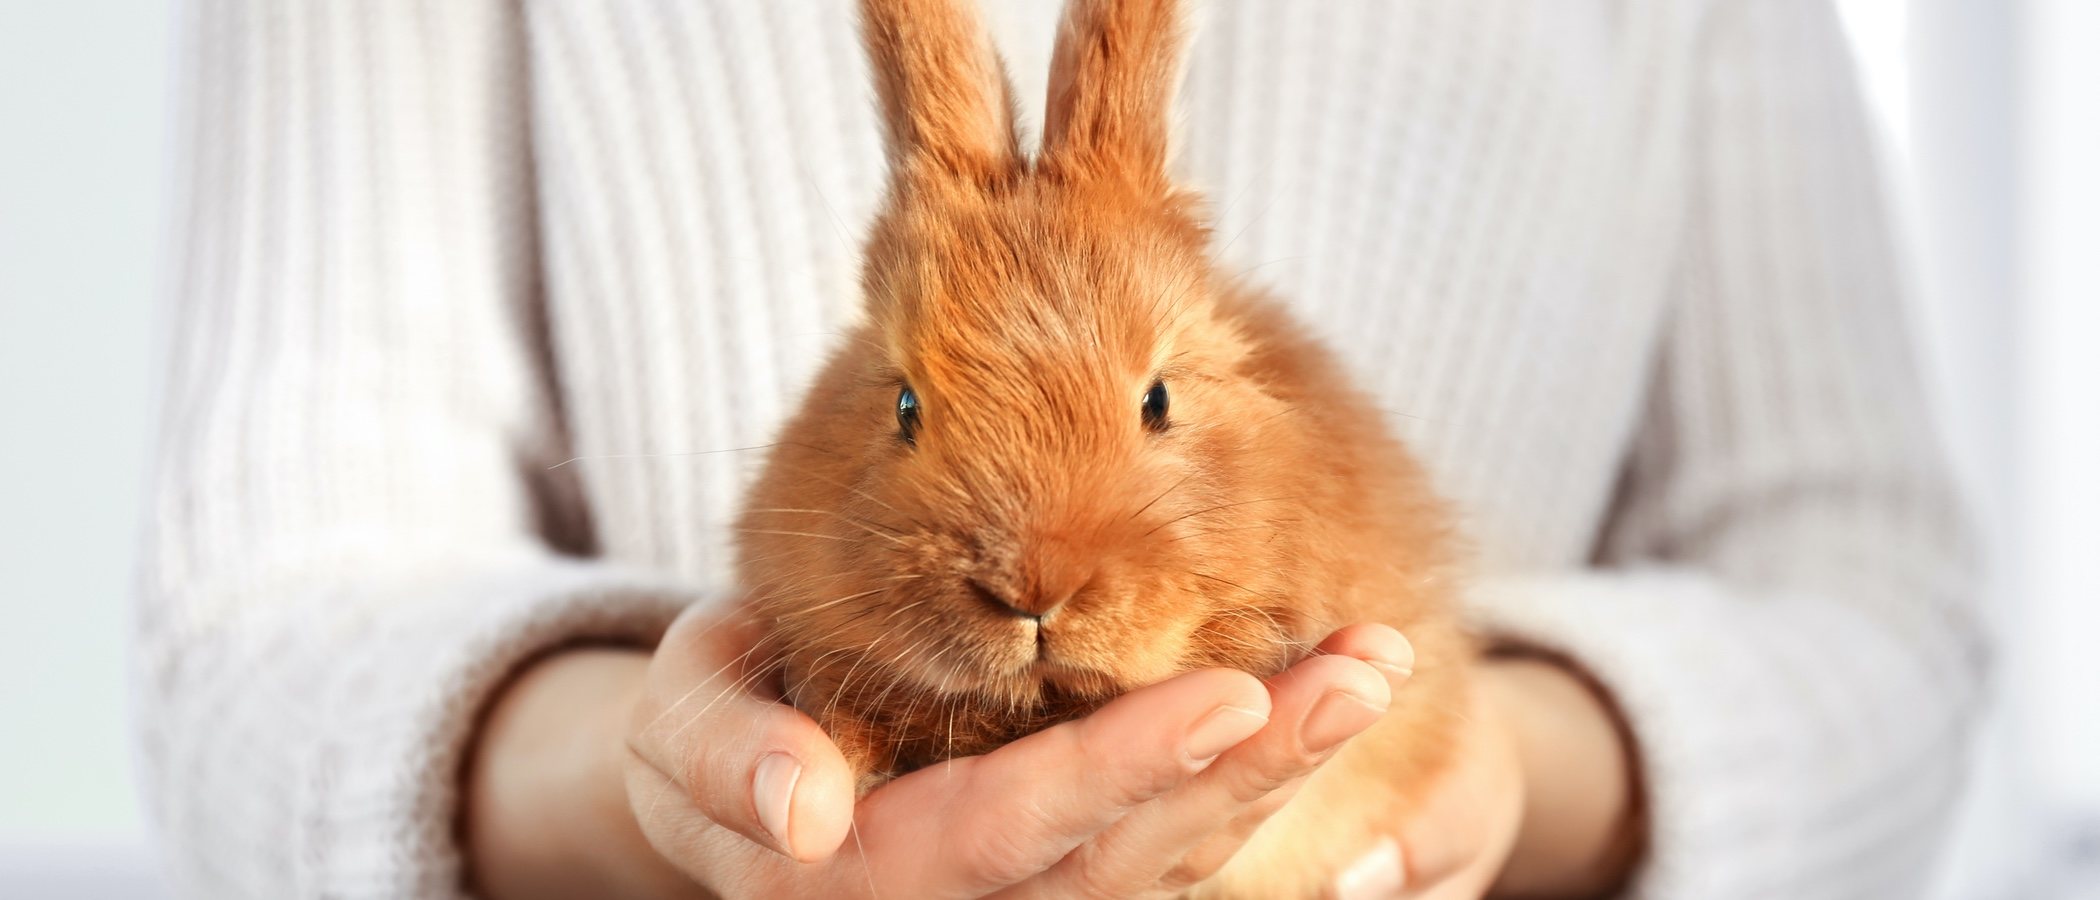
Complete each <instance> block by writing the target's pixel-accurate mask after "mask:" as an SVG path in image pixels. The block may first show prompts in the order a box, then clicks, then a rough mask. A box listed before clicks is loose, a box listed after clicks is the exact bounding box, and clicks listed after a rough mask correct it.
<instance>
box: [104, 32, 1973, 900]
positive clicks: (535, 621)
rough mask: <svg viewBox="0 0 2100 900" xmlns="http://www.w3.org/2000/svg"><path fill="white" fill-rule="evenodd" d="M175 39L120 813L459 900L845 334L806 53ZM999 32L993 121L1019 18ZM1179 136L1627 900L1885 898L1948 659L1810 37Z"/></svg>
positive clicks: (846, 47) (1550, 47) (350, 892)
mask: <svg viewBox="0 0 2100 900" xmlns="http://www.w3.org/2000/svg"><path fill="white" fill-rule="evenodd" d="M190 6H191V7H192V9H191V12H190V13H189V18H190V21H189V27H188V28H187V35H188V43H187V47H186V50H185V52H184V58H185V59H186V60H187V62H186V66H185V69H184V71H183V73H182V84H183V92H182V97H183V98H184V100H185V103H186V114H185V115H184V117H183V121H184V122H185V123H186V130H185V134H184V143H185V145H186V146H187V148H188V153H187V155H186V157H185V158H184V160H183V161H182V163H181V169H180V172H181V175H182V176H183V182H184V185H185V190H186V197H185V200H184V203H183V206H182V210H183V214H182V216H181V217H180V218H179V219H178V221H177V235H176V237H177V241H178V244H179V247H180V252H179V254H178V256H177V262H178V270H177V272H176V274H175V278H174V284H173V288H172V290H171V292H170V293H171V294H172V299H173V307H174V309H173V312H172V315H171V316H170V322H169V325H170V331H171V334H172V342H171V344H170V349H169V352H168V358H167V385H166V387H167V403H166V420H165V425H164V428H165V430H164V433H163V449H162V457H161V461H160V467H159V475H158V480H157V492H156V494H155V500H154V504H155V507H154V511H153V512H154V518H155V521H156V522H157V527H155V529H154V530H153V533H152V536H151V539H150V542H151V547H150V562H149V564H148V568H147V570H146V573H145V591H144V600H143V605H142V610H141V629H142V633H141V638H140V650H139V652H140V654H141V659H142V663H141V666H140V677H141V680H142V684H143V687H142V693H143V696H142V699H141V703H140V708H141V709H142V715H143V724H142V732H143V740H144V744H145V752H144V757H145V759H146V760H147V761H148V765H149V767H150V781H151V784H152V786H153V789H152V795H153V796H152V805H153V809H154V811H155V814H156V816H157V818H158V821H159V823H160V826H161V830H162V834H163V837H164V839H165V841H166V842H167V844H168V846H169V848H170V850H171V852H170V858H171V860H172V862H173V864H174V867H175V871H176V873H177V876H178V878H179V882H180V884H182V885H183V886H184V887H185V888H187V889H188V890H190V891H192V892H195V893H196V894H198V895H201V896H211V897H233V896H252V897H294V896H301V897H304V896H330V897H401V896H411V895H413V896H445V895H449V894H453V893H455V892H457V891H458V890H459V889H460V888H459V885H460V883H461V872H462V866H461V855H460V852H459V848H458V845H457V842H456V841H455V839H454V820H455V816H456V813H457V808H458V801H459V787H458V776H459V766H460V762H461V759H462V756H463V753H464V751H465V748H466V746H467V743H468V741H469V738H470V735H471V733H472V730H473V727H474V720H475V716H476V713H477V711H478V710H479V709H480V708H481V707H482V706H483V705H484V704H485V703H486V702H487V700H488V699H489V696H490V693H491V691H492V690H493V689H494V688H495V687H496V686H497V685H498V683H499V682H500V680H501V679H502V677H503V676H504V675H505V673H506V672H508V671H509V670H511V669H512V668H513V667H514V666H516V665H517V664H518V663H519V662H520V661H522V660H524V659H526V658H528V657H530V656H531V655H533V654H534V653H536V652H539V651H542V650H545V649H546V648H549V647H552V646H555V645H559V644H561V643H562V642H565V641H576V640H581V639H588V638H615V639H631V640H638V641H640V640H647V639H648V638H649V637H650V636H651V635H652V634H653V633H654V632H655V631H656V630H657V629H659V628H660V627H661V626H662V625H663V624H664V623H665V621H666V620H667V618H668V617H669V616H671V615H672V613H673V612H674V611H675V610H676V609H678V608H679V607H681V606H682V605H684V604H689V603H694V602H701V601H704V600H707V599H708V598H715V597H719V596H720V595H721V592H722V589H723V588H724V587H725V584H726V581H727V577H728V575H729V555H728V546H727V545H728V543H729V531H728V528H727V522H728V519H729V516H730V514H731V511H732V509H733V507H734V505H735V503H736V501H737V497H738V491H739V488H740V486H741V485H742V484H743V483H744V481H745V479H746V477H747V476H748V475H749V474H750V473H751V472H752V470H753V464H754V463H756V462H757V458H758V456H759V453H758V452H756V451H741V450H738V449H736V448H748V447H752V446H754V445H760V444H764V443H766V442H767V440H768V436H769V435H770V434H771V433H772V432H773V430H774V428H775V427H776V425H777V424H778V423H779V422H780V421H781V419H782V418H783V416H784V415H785V414H786V413H787V412H788V411H790V410H791V409H792V408H793V407H794V406H795V405H796V403H797V400H798V394H799V391H800V389H801V387H802V386H803V385H804V384H805V383H806V382H807V381H808V380H809V379H810V377H811V375H812V374H813V370H814V368H815V367H816V366H817V364H818V363H819V361H820V360H821V359H822V357H823V355H824V353H825V350H826V348H827V347H828V346H829V345H830V344H831V342H832V341H833V340H834V339H835V338H836V336H837V335H838V334H839V333H840V331H841V330H842V328H843V327H844V323H846V322H848V321H849V320H850V319H851V318H852V317H853V316H854V315H855V313H856V306H857V302H858V301H857V298H856V292H855V285H854V278H855V267H856V260H855V257H856V245H857V243H858V241H859V239H860V234H861V231H862V228H863V226H864V223H865V222H866V221H867V219H868V217H869V215H870V213H871V211H872V208H873V205H874V202H875V200H876V197H877V192H878V189H879V188H880V186H881V177H882V161H881V156H882V154H881V149H880V146H879V142H878V137H877V131H876V126H875V121H874V119H873V113H872V110H871V105H872V104H871V96H870V91H869V88H868V85H867V83H866V72H865V68H864V65H865V64H864V62H863V60H862V58H861V54H860V51H859V48H858V45H857V42H856V39H855V33H854V27H853V21H852V15H851V11H850V4H849V3H847V2H845V0H767V2H742V0H738V2H729V0H719V2H717V0H682V2H675V3H674V2H666V0H604V2H590V3H580V2H563V0H537V2H528V3H522V4H519V3H504V2H494V0H444V2H436V0H422V2H417V0H366V2H358V3H334V2H324V0H304V2H284V0H199V2H195V3H192V4H190ZM987 6H988V7H989V14H990V18H991V20H992V21H993V23H994V28H995V31H996V32H997V34H998V36H999V40H1000V42H1001V43H1002V45H1003V46H1004V47H1005V48H1006V50H1007V54H1008V59H1009V62H1010V64H1011V67H1012V69H1013V71H1014V73H1015V76H1016V82H1017V86H1018V88H1019V95H1020V97H1021V98H1022V103H1023V110H1024V117H1027V118H1036V117H1038V116H1039V112H1030V111H1031V110H1036V111H1039V109H1040V105H1041V101H1040V97H1041V90H1042V84H1043V81H1044V72H1045V68H1046V59H1047V56H1048V50H1049V42H1050V32H1051V26H1052V23H1053V21H1054V19H1055V17H1056V15H1057V9H1056V6H1057V4H1055V3H1049V2H1041V0H1010V2H991V3H988V4H987ZM520 7H522V9H521V8H520ZM1182 109H1183V113H1184V119H1185V123H1184V126H1185V127H1184V129H1183V135H1182V139H1183V151H1182V160H1181V165H1182V167H1183V169H1184V171H1185V172H1186V173H1187V176H1188V178H1189V179H1190V180H1191V181H1192V182H1194V183H1195V184H1197V185H1200V186H1202V187H1204V188H1206V189H1207V190H1208V191H1209V193H1210V196H1211V197H1212V198H1213V201H1214V208H1215V210H1216V215H1217V220H1218V229H1217V233H1218V235H1219V244H1220V246H1221V248H1222V252H1223V254H1224V257H1225V258H1226V259H1227V260H1229V261H1230V263H1231V264H1233V265H1235V266H1238V267H1241V268H1244V269H1248V270H1251V271H1252V272H1253V273H1254V277H1255V278H1257V279H1258V280H1260V281H1263V282H1267V283H1268V284H1270V285H1272V286H1273V287H1275V288H1276V289H1277V291H1278V292H1279V293H1280V294H1282V295H1283V296H1285V297H1287V298H1290V299H1291V301H1292V302H1293V303H1294V304H1295V306H1296V308H1297V310H1298V311H1299V312H1300V313H1301V314H1302V316H1303V317H1304V318H1305V319H1306V320H1307V321H1309V322H1310V323H1312V325H1313V326H1314V327H1315V328H1316V329H1317V330H1318V331H1320V332H1322V333H1324V334H1325V335H1326V336H1327V337H1328V338H1329V339H1330V340H1331V341H1332V343H1333V346H1334V348H1335V349H1336V350H1337V351H1338V352H1339V353H1340V354H1341V355H1342V356H1343V357H1344V358H1345V359H1346V361H1347V362H1348V363H1349V364H1350V365H1351V366H1352V367H1353V369H1354V371H1355V372H1356V373H1357V375H1358V376H1359V377H1360V378H1361V380H1362V383H1363V384H1364V385H1365V386H1366V387H1367V388H1368V389H1370V390H1371V391H1373V392H1375V394H1376V395H1377V396H1378V397H1379V398H1380V399H1381V401H1382V403H1383V405H1384V406H1385V408H1386V409H1387V410H1388V411H1389V412H1390V413H1391V414H1392V416H1393V423H1394V424H1395V426H1397V427H1398V428H1399V429H1400V431H1401V432H1402V434H1403V435H1404V436H1405V437H1406V438H1407V439H1408V440H1409V441H1410V442H1411V443H1412V444H1413V445H1414V447H1415V448H1417V449H1418V450H1419V452H1420V453H1421V455H1422V456H1423V457H1425V458H1426V461H1427V463H1428V465H1429V467H1430V469H1431V470H1432V472H1433V474H1434V475H1435V477H1436V480H1437V483H1438V484H1439V485H1440V486H1441V487H1442V489H1443V490H1444V491H1445V492H1446V493H1447V494H1448V495H1449V496H1451V497H1452V498H1453V499H1454V500H1455V501H1456V503H1457V505H1458V507H1459V508H1460V510H1462V513H1463V515H1464V518H1465V526H1466V528H1467V530H1468V532H1469V534H1470V536H1471V537H1472V539H1473V541H1474V542H1475V544H1476V545H1477V547H1478V550H1479V557H1480V562H1481V568H1482V576H1481V579H1480V582H1479V585H1478V589H1477V591H1475V593H1474V596H1473V597H1472V601H1473V608H1474V612H1475V613H1477V617H1478V619H1479V621H1480V622H1481V623H1482V624H1483V625H1484V626H1486V627H1489V628H1493V629H1496V630H1498V631H1499V632H1501V633H1503V634H1506V635H1509V636H1512V637H1516V638H1519V639H1522V640H1527V641H1531V642H1534V643H1537V644H1541V645H1545V646H1547V647H1551V648H1555V649H1558V650H1560V651H1563V652H1565V653H1566V654H1568V655H1569V656H1570V657H1572V658H1573V659H1575V660H1577V661H1579V662H1580V663H1581V664H1582V665H1584V666H1586V667H1588V668H1589V669H1590V670H1591V671H1592V672H1593V673H1594V674H1595V675H1596V676H1597V677H1598V678H1599V679H1600V680H1601V682H1602V684H1604V685H1605V686H1606V687H1607V688H1608V689H1609V691H1610V692H1611V694H1612V696H1613V697H1614V698H1615V700H1616V702H1617V703H1618V705H1619V706H1620V707H1622V708H1623V710H1624V711H1625V713H1626V715H1627V716H1628V718H1629V719H1630V722H1631V724H1632V727H1633V729H1634V731H1635V732H1636V736H1637V738H1638V741H1639V745H1640V753H1641V758H1642V764H1643V778H1644V780H1645V782H1646V785H1647V789H1648V792H1649V798H1650V802H1651V804H1652V817H1653V821H1652V827H1653V844H1652V854H1651V857H1650V859H1649V860H1648V862H1647V863H1646V864H1645V866H1644V868H1643V871H1642V875H1641V880H1640V885H1641V889H1642V890H1643V891H1645V892H1646V893H1648V894H1650V895H1653V896H1671V897H1696V898H1709V900H1710V898H1733V897H1795V898H1800V897H1840V896H1843V897H1856V896H1907V895H1910V894H1912V893H1914V892H1915V890H1916V885H1917V883H1918V882H1919V880H1920V879H1921V878H1923V877H1924V875H1925V874H1926V872H1927V871H1928V868H1929V866H1930V864H1931V862H1932V861H1933V859H1934V858H1935V853H1934V851H1935V849H1936V842H1937V840H1938V834H1939V831H1940V823H1941V819H1942V818H1943V816H1944V814H1945V813H1946V811H1947V809H1948V806H1949V803H1950V800H1951V798H1952V797H1953V794H1954V792H1955V790H1956V787H1957V784H1958V775H1957V773H1958V771H1959V769H1960V757H1961V746H1962V744H1963V743H1964V741H1963V734H1964V731H1965V729H1966V727H1967V724H1968V721H1969V714H1968V711H1969V709H1970V707H1971V705H1972V700H1973V698H1974V696H1975V694H1976V687H1975V686H1976V683H1977V679H1978V667H1979V663H1980V653H1979V652H1978V649H1977V643H1976V630H1975V626H1974V623H1973V621H1972V616H1971V612H1970V610H1969V609H1968V607H1967V601H1968V589H1969V585H1970V582H1969V568H1968V564H1967V557H1966V556H1965V553H1964V545H1963V541H1962V539H1961V538H1962V534H1961V529H1960V518H1959V516H1958V515H1957V514H1956V509H1955V507H1954V505H1953V504H1952V503H1951V502H1950V499H1949V491H1948V486H1947V481H1946V479H1945V476H1944V474H1943V472H1942V469H1941V466H1940V461H1939V459H1938V455H1937V452H1936V450H1935V449H1934V441H1933V437H1932V433H1931V430H1930V428H1929V427H1928V423H1927V422H1926V421H1925V420H1924V418H1923V415H1922V412H1921V410H1922V403H1921V401H1920V397H1919V393H1920V391H1919V387H1918V384H1917V382H1916V379H1915V377H1914V374H1913V372H1912V368H1911V363H1910V362H1909V360H1908V358H1907V357H1908V350H1907V344H1906V340H1905V337H1904V331H1903V328H1902V327H1901V326H1900V322H1899V311H1900V310H1899V307H1901V305H1902V304H1901V302H1900V301H1901V297H1900V293H1901V291H1900V284H1899V279H1897V278H1896V277H1895V275H1894V266H1893V264H1892V259H1893V256H1894V254H1892V252H1891V248H1890V241H1889V233H1888V228H1887V226H1886V222H1885V220H1884V217H1883V215H1882V211H1881V204H1880V200H1879V197H1878V196H1877V181H1876V171H1875V168H1874V163H1873V159H1872V156H1873V154H1872V150H1871V146H1870V141H1869V140H1868V137H1867V135H1866V133H1865V129H1864V126H1863V118H1862V114H1861V112H1860V109H1859V104H1858V102H1857V99H1856V97H1855V95H1854V93H1853V90H1852V85H1851V73H1850V71H1849V65H1848V60H1847V57H1846V54H1845V49H1844V47H1843V46H1842V44H1841V41H1840V37H1839V33H1838V31H1837V26H1836V23H1835V21H1834V19H1833V16H1832V14H1831V11H1830V9H1829V8H1828V4H1827V2H1818V0H1714V2H1699V0H1553V2H1541V0H1463V2H1460V0H1405V2H1402V0H1351V2H1342V0H1333V2H1324V0H1323V2H1320V3H1299V2H1284V0H1267V2H1254V0H1249V2H1230V3H1226V2H1220V3H1214V4H1210V5H1209V6H1207V7H1206V8H1205V9H1204V11H1203V14H1202V17H1201V27H1200V30H1199V31H1198V33H1197V36H1196V39H1195V43H1194V46H1193V50H1192V59H1191V65H1190V72H1189V77H1188V84H1187V87H1186V89H1185V91H1184V94H1183V106H1182ZM572 457H574V458H576V461H574V462H569V463H567V464H561V463H563V462H564V461H565V460H569V459H570V458H572Z"/></svg>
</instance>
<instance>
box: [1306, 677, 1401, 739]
mask: <svg viewBox="0 0 2100 900" xmlns="http://www.w3.org/2000/svg"><path fill="white" fill-rule="evenodd" d="M1382 715H1385V706H1384V705H1383V704H1376V703H1372V702H1371V701H1369V700H1365V699H1364V698H1362V697H1359V696H1357V695H1355V694H1352V693H1349V692H1348V691H1328V692H1327V696H1325V697H1321V698H1320V702H1318V703H1315V704H1313V708H1312V710H1311V711H1310V712H1307V713H1306V714H1305V721H1304V722H1301V723H1299V725H1298V740H1299V741H1300V742H1302V743H1303V744H1304V745H1305V750H1306V752H1308V753H1325V752H1327V751H1328V750H1329V749H1332V748H1333V747H1334V745H1336V744H1339V743H1341V742H1342V741H1344V740H1347V739H1348V738H1350V737H1352V736H1354V735H1355V734H1356V733H1357V732H1359V731H1362V730H1364V729H1365V728H1368V727H1370V725H1371V723H1372V722H1376V721H1378V717H1379V716H1382Z"/></svg>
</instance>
